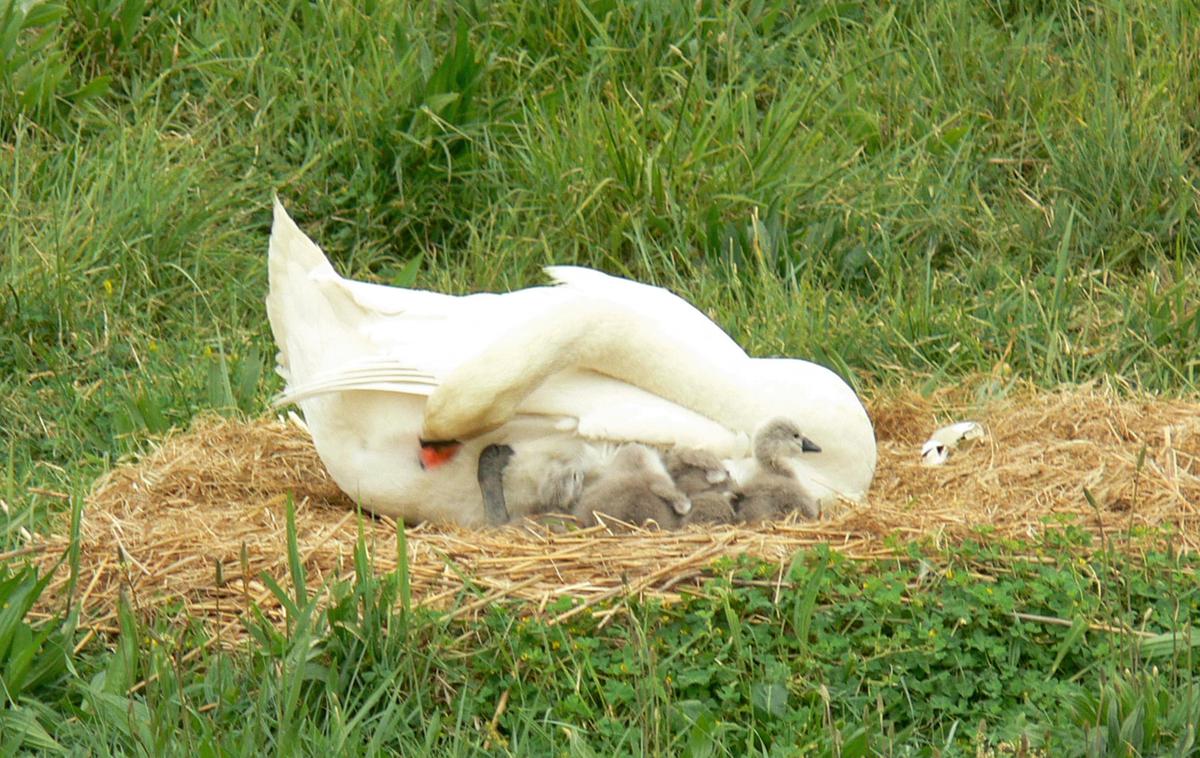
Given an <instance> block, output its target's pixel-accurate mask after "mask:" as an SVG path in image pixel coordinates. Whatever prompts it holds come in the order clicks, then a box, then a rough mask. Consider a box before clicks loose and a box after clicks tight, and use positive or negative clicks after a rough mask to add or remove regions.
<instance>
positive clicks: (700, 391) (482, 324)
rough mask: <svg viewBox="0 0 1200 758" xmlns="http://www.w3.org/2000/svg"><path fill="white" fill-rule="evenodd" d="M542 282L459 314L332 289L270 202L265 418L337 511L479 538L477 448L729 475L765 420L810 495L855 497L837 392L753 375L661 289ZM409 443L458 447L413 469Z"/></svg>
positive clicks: (843, 393)
mask: <svg viewBox="0 0 1200 758" xmlns="http://www.w3.org/2000/svg"><path fill="white" fill-rule="evenodd" d="M547 272H548V273H549V275H550V276H551V277H552V278H553V279H554V280H555V281H556V282H557V283H558V285H557V286H548V287H533V288H529V289H524V290H519V291H516V292H509V293H505V294H476V295H466V296H452V295H444V294H439V293H434V292H426V291H420V290H409V289H399V288H394V287H386V286H382V285H376V284H368V283H364V282H355V281H351V280H347V279H344V278H342V277H340V276H338V275H337V273H336V272H334V270H333V267H332V266H331V265H330V264H329V261H328V260H326V258H325V256H324V255H323V254H322V253H321V251H320V249H319V248H318V247H317V246H316V245H315V244H314V243H313V242H312V241H311V240H310V239H309V238H308V237H306V236H305V235H304V233H303V232H301V231H300V229H299V227H297V226H296V224H295V223H294V222H293V221H292V219H291V218H290V217H289V216H288V215H287V213H286V211H284V209H283V207H282V206H281V205H280V204H279V202H278V200H276V202H275V218H274V224H273V226H272V228H271V242H270V254H269V275H270V291H269V293H268V295H267V313H268V316H269V318H270V322H271V329H272V331H273V332H274V335H275V340H276V343H277V344H278V346H279V355H278V371H279V373H280V374H281V375H282V376H283V378H284V379H285V380H286V382H287V386H286V388H285V390H284V392H283V394H282V395H281V396H280V397H279V398H277V404H284V403H292V402H294V403H296V404H298V405H299V406H300V408H301V410H302V411H303V413H304V418H305V421H306V423H307V425H308V427H309V429H310V431H311V433H312V436H313V442H314V444H315V446H316V449H317V452H318V454H319V455H320V457H321V459H322V461H323V462H324V463H325V466H326V468H327V469H328V471H329V473H330V475H331V476H332V477H333V479H334V481H336V482H337V484H338V486H339V487H341V488H342V489H343V490H344V491H345V492H346V493H347V494H348V495H350V496H351V497H353V498H355V499H356V500H357V501H358V502H360V503H361V504H362V506H363V507H364V508H368V509H370V510H372V511H375V512H378V513H381V514H387V515H391V516H395V517H399V518H404V519H406V520H409V521H418V520H435V521H451V522H457V523H459V524H463V525H474V524H481V523H484V522H485V516H484V508H483V503H482V497H481V495H480V490H479V484H478V482H477V480H476V463H477V461H478V458H479V454H480V452H481V451H482V450H483V449H484V448H485V447H487V446H488V445H490V444H492V443H503V444H507V445H509V446H511V447H512V448H513V449H514V450H515V454H514V457H513V461H512V464H513V465H514V466H518V467H520V466H525V467H526V469H527V470H528V469H530V468H531V467H532V468H533V470H535V471H536V467H537V465H538V461H539V460H541V459H543V458H544V457H545V456H551V457H553V456H558V457H559V458H561V457H562V455H563V453H562V451H563V450H568V451H570V450H575V449H578V450H580V451H581V452H580V453H579V454H580V455H581V456H583V455H586V454H587V452H586V451H587V447H588V445H589V444H590V443H592V442H616V443H621V442H640V443H644V444H650V445H657V446H660V447H667V448H669V447H673V446H676V445H679V446H686V447H693V448H701V449H705V450H709V451H711V452H713V453H714V454H716V455H719V456H722V457H725V458H733V459H738V458H742V457H744V456H747V455H749V453H750V450H749V446H750V442H749V440H750V435H751V434H752V433H753V432H754V430H755V429H756V428H757V427H758V426H759V424H760V423H762V422H763V421H764V420H766V419H769V418H772V417H777V416H783V417H787V418H791V419H795V420H796V422H797V423H798V425H800V426H801V428H803V429H804V430H805V431H806V433H807V434H808V436H809V437H811V439H812V440H814V441H815V442H816V443H817V445H818V446H819V447H820V452H819V453H810V454H808V455H806V456H804V458H803V459H800V460H795V461H792V462H791V463H792V467H793V469H794V470H795V473H796V476H797V478H798V479H799V480H800V481H802V482H803V483H804V485H805V487H806V488H808V489H809V491H810V492H812V493H813V494H814V495H815V496H817V497H819V498H828V497H832V496H834V495H841V496H843V497H847V498H850V499H855V500H858V499H861V498H862V497H863V496H864V495H865V493H866V490H867V487H868V486H869V485H870V482H871V478H872V476H873V474H874V470H875V455H876V454H875V437H874V433H873V431H872V428H871V423H870V420H869V419H868V418H867V414H866V411H865V410H864V409H863V406H862V404H861V403H860V402H859V400H858V398H857V397H856V396H855V394H854V392H853V390H851V389H850V387H849V386H848V385H847V384H846V383H845V382H843V381H842V380H841V379H840V378H839V377H838V376H837V375H836V374H834V373H833V372H831V371H829V370H828V369H826V368H824V367H822V366H818V365H816V364H814V363H809V362H806V361H800V360H791V359H757V358H750V357H748V356H747V355H746V353H745V352H744V351H743V350H742V349H741V348H740V347H738V345H737V344H736V343H735V342H734V341H733V340H732V339H730V338H729V336H728V335H726V334H725V333H724V332H723V331H722V330H721V329H720V328H719V327H718V326H716V324H714V323H713V322H712V321H710V320H709V319H708V318H707V317H705V316H704V315H703V314H702V313H701V312H700V311H698V310H696V309H695V308H694V307H692V306H691V305H690V304H688V303H687V302H686V301H684V300H683V299H682V298H679V297H677V296H675V295H673V294H671V293H670V292H667V291H666V290H663V289H661V288H658V287H652V286H649V285H644V284H639V283H636V282H632V281H629V280H625V279H619V278H616V277H612V276H608V275H606V274H603V273H600V272H598V271H592V270H589V269H583V268H574V267H563V266H555V267H550V268H548V269H547ZM421 440H455V441H458V440H461V441H462V446H461V449H458V448H457V447H452V448H450V450H452V451H456V454H454V455H452V456H448V460H445V462H442V460H441V458H440V457H438V456H433V457H425V459H424V463H426V464H429V465H423V460H422V452H423V451H422V448H421V442H420V441H421ZM424 452H425V453H429V449H425V450H424ZM507 476H508V474H507V473H506V477H507ZM506 481H507V479H506ZM518 511H519V509H518ZM514 515H520V514H519V512H518V513H515V514H514Z"/></svg>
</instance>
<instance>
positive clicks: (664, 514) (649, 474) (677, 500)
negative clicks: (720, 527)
mask: <svg viewBox="0 0 1200 758" xmlns="http://www.w3.org/2000/svg"><path fill="white" fill-rule="evenodd" d="M691 508H692V503H691V501H690V500H689V499H688V497H687V496H686V495H684V494H683V493H682V492H680V491H679V489H678V488H677V487H676V486H675V483H674V482H673V481H671V476H670V474H668V473H667V469H666V467H665V466H664V465H663V462H662V459H661V458H659V456H658V453H656V452H654V451H653V450H651V449H650V448H648V447H646V446H645V445H639V444H627V445H622V446H621V448H620V449H619V450H617V453H616V455H615V456H614V457H613V459H612V462H611V463H610V464H609V465H608V467H607V468H605V469H604V470H603V471H602V472H601V473H600V474H599V476H597V477H596V479H595V481H594V482H592V483H589V484H587V485H586V486H585V487H584V490H583V495H582V496H581V497H580V499H579V504H578V505H577V506H576V507H575V509H574V512H573V513H574V516H575V518H576V519H577V520H578V521H579V522H580V523H581V524H582V525H584V526H594V525H596V524H597V523H599V521H598V520H597V518H596V514H597V513H599V514H604V515H608V516H612V517H613V518H615V519H619V520H620V521H624V522H626V523H629V524H638V525H640V524H643V523H645V522H646V521H649V520H654V521H655V522H657V523H658V525H659V526H661V527H663V528H666V529H674V528H677V527H678V526H679V525H680V521H681V517H682V516H685V515H687V514H688V512H690V511H691Z"/></svg>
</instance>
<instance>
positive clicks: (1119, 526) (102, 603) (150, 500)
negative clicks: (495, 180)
mask: <svg viewBox="0 0 1200 758" xmlns="http://www.w3.org/2000/svg"><path fill="white" fill-rule="evenodd" d="M871 405H872V407H871V415H872V418H873V419H874V421H875V424H876V432H877V435H878V438H879V454H880V457H879V466H878V471H877V475H876V479H875V483H874V485H873V488H872V490H871V493H870V503H869V504H868V505H862V506H849V505H847V506H844V507H842V508H839V509H837V512H836V513H831V514H827V515H826V516H824V517H823V518H822V519H821V520H820V521H817V522H790V521H789V522H785V523H779V524H768V525H762V526H759V527H754V528H746V527H731V526H722V527H712V528H707V529H702V528H698V527H695V528H692V529H690V530H687V531H682V532H660V531H655V530H639V531H636V532H633V533H628V534H612V533H609V532H608V531H607V530H606V529H605V528H604V527H603V526H600V527H594V528H591V529H587V530H578V531H570V532H567V533H553V532H552V531H550V530H549V529H546V528H543V527H539V526H536V525H525V526H524V527H508V528H504V529H494V530H481V531H470V530H465V529H460V528H456V527H447V526H440V525H439V526H434V525H422V526H418V527H410V528H409V529H408V530H407V538H408V539H407V544H408V560H409V576H410V582H411V587H412V596H413V598H414V602H420V603H424V604H426V605H429V606H434V607H443V608H451V609H454V610H453V611H452V612H453V613H454V614H456V615H465V614H471V613H474V612H476V611H478V610H480V609H482V608H484V607H486V606H487V605H488V604H490V603H492V602H493V601H495V600H497V599H500V598H519V599H522V600H526V601H528V602H529V603H530V606H529V608H530V609H531V610H532V611H533V612H542V611H544V610H545V609H546V608H547V606H548V604H550V603H551V602H552V601H554V600H556V599H558V598H560V597H562V596H571V597H574V598H578V599H581V600H582V601H583V603H582V604H581V605H577V606H575V607H574V608H573V609H571V610H569V611H567V612H565V613H562V614H561V615H559V616H557V617H554V618H553V620H555V621H561V620H565V619H566V618H569V617H570V616H572V615H574V614H576V613H581V612H584V611H585V610H588V609H592V608H593V607H594V606H595V605H597V604H599V603H602V602H605V601H608V600H611V599H616V598H620V597H626V596H632V595H641V596H649V595H652V596H656V597H660V598H664V599H668V600H669V599H672V598H676V597H678V596H679V593H680V592H682V591H685V590H686V589H688V588H692V587H694V586H695V585H696V584H697V583H698V582H699V580H700V579H701V578H703V576H704V575H705V573H706V571H708V570H709V569H708V567H709V566H710V564H711V563H712V561H713V560H714V559H715V558H717V557H719V556H725V555H733V554H742V553H746V554H750V555H754V556H758V557H761V558H764V559H767V560H770V561H776V562H780V563H782V562H784V561H786V560H787V559H788V558H789V557H790V556H791V555H792V554H793V553H794V552H795V551H796V550H797V549H798V548H801V547H805V546H813V545H818V544H828V545H830V546H832V547H833V548H834V549H836V550H840V551H842V552H844V553H846V554H847V555H849V556H852V557H856V558H883V557H888V556H892V555H894V554H895V552H896V550H897V548H896V547H895V546H896V545H897V544H900V545H902V544H903V543H905V542H909V541H911V540H913V539H932V540H933V541H935V542H956V541H960V540H963V539H966V538H971V537H974V538H979V537H980V535H981V534H983V535H991V538H1013V537H1015V538H1029V537H1033V536H1036V535H1038V534H1039V533H1040V532H1042V531H1044V530H1046V529H1050V528H1055V524H1058V523H1062V521H1069V522H1070V523H1073V524H1074V525H1076V526H1078V527H1080V528H1084V529H1088V530H1091V531H1093V532H1095V533H1097V534H1098V535H1102V536H1103V537H1104V538H1105V539H1108V540H1121V539H1124V538H1126V537H1127V535H1128V534H1129V532H1130V530H1131V528H1136V527H1171V528H1172V529H1173V531H1174V534H1173V536H1171V537H1170V540H1171V544H1172V545H1173V546H1174V547H1176V548H1178V549H1182V550H1188V551H1191V550H1195V549H1197V547H1198V546H1200V515H1198V507H1197V506H1198V505H1200V469H1198V467H1197V457H1198V456H1200V404H1197V403H1194V402H1187V401H1181V400H1157V399H1151V398H1148V397H1140V398H1133V399H1129V398H1122V397H1119V396H1118V395H1116V394H1115V393H1113V392H1110V391H1107V390H1099V389H1094V388H1075V389H1071V390H1064V391H1059V392H1055V393H1040V394H1039V393H1034V392H1032V391H1029V390H1022V391H1019V392H1016V393H1014V394H1012V395H1010V397H1009V399H1007V400H1002V401H996V402H993V403H991V404H989V405H987V406H985V407H982V408H972V407H971V406H970V405H969V404H967V403H962V402H959V401H958V400H957V399H956V398H955V396H954V394H953V393H943V394H942V395H940V396H936V397H934V398H922V397H919V396H916V395H905V396H901V397H892V398H886V399H880V400H877V401H876V402H874V403H872V404H871ZM963 418H973V419H976V420H979V421H982V422H983V423H984V424H985V426H986V427H987V429H988V436H987V437H986V438H985V439H984V440H982V441H980V442H976V443H974V444H973V445H972V446H970V447H967V448H963V449H960V450H959V451H958V452H956V453H955V454H954V455H953V456H952V457H951V459H950V461H949V463H947V464H946V465H945V466H941V467H926V466H922V465H920V462H919V451H920V445H921V443H922V442H923V441H924V440H925V438H926V437H927V436H928V435H929V433H930V432H931V431H932V430H933V429H935V428H937V427H938V426H940V425H942V424H944V423H947V422H949V421H954V420H961V419H963ZM1143 451H1144V452H1143ZM1139 458H1141V464H1140V467H1139ZM1085 488H1086V489H1087V491H1088V492H1089V493H1090V494H1091V495H1092V499H1093V500H1094V501H1095V505H1096V507H1093V506H1092V505H1091V504H1090V503H1089V502H1088V500H1087V498H1086V497H1085V495H1084V490H1085ZM289 494H291V495H292V496H293V498H294V502H295V508H296V528H297V543H298V546H299V551H300V554H301V556H302V558H303V561H304V565H305V567H306V569H307V572H308V575H309V577H310V579H309V585H310V586H313V585H316V584H319V583H320V582H322V581H324V580H326V579H329V578H333V577H335V576H344V575H348V574H349V572H350V571H351V570H352V555H353V549H354V546H355V542H356V539H357V535H358V528H359V517H358V515H357V514H356V513H355V511H354V508H353V504H352V503H351V502H350V501H349V500H348V499H347V498H346V497H345V496H344V495H342V494H341V493H340V492H339V491H338V489H337V487H336V486H335V485H334V484H333V483H332V482H331V481H330V479H329V478H328V476H327V475H326V473H325V471H324V468H323V467H322V465H321V463H320V460H319V459H318V458H317V456H316V453H315V452H314V450H313V448H312V445H311V443H310V441H309V439H308V437H307V434H306V433H305V432H304V431H303V430H302V429H301V428H299V427H298V426H296V425H294V424H291V423H288V422H285V421H276V420H258V421H254V422H250V423H241V422H234V421H226V420H219V419H212V418H208V419H202V420H200V421H198V422H197V423H196V424H195V425H194V427H193V428H192V429H191V430H190V431H187V432H182V433H178V434H174V435H172V436H170V437H168V438H167V439H166V440H165V441H164V442H163V443H162V445H161V446H159V447H158V448H157V449H156V450H155V451H154V452H152V453H151V454H149V455H147V456H146V457H145V458H144V459H142V460H140V461H138V462H136V463H132V464H128V465H123V466H121V467H119V468H117V469H115V470H113V471H112V472H110V473H109V474H107V475H106V476H105V477H103V478H102V479H101V480H100V481H99V482H97V484H96V487H95V489H94V492H93V494H92V495H91V497H90V498H89V500H88V503H87V507H86V511H85V519H84V523H83V526H82V534H83V540H82V546H81V559H80V575H79V577H78V584H77V586H78V588H79V589H78V590H77V592H78V598H77V599H78V600H79V601H81V602H82V605H83V607H84V608H85V611H86V613H85V615H86V617H87V618H89V619H90V621H91V623H93V624H94V625H96V626H97V627H98V628H100V629H104V628H106V627H108V626H111V624H112V619H113V617H114V608H115V604H116V598H117V597H118V593H119V591H120V589H121V588H122V587H123V586H124V587H125V588H126V589H127V590H128V591H129V592H130V595H131V596H132V597H134V598H135V599H136V601H137V602H138V603H139V604H140V605H141V606H154V607H161V606H162V605H163V604H165V603H178V604H181V605H182V607H183V608H184V609H185V610H186V611H187V612H188V613H189V614H190V615H191V616H193V617H199V618H206V619H208V620H210V621H211V622H212V623H214V624H216V625H219V626H221V627H224V628H225V629H236V628H238V625H237V622H236V619H237V617H238V615H239V614H240V613H241V612H242V611H243V610H244V609H245V608H246V606H247V603H248V602H249V601H253V602H257V603H259V604H260V605H261V606H262V607H263V608H264V609H266V610H267V612H268V613H276V614H279V612H280V611H279V609H278V604H277V603H276V602H275V600H274V598H273V597H272V595H271V593H270V592H269V591H268V590H267V588H266V586H264V583H263V582H262V581H261V580H260V579H259V576H260V574H261V573H263V572H265V573H266V574H268V575H270V576H272V577H274V578H275V579H276V580H278V581H279V582H280V583H281V584H285V585H286V580H287V577H288V566H287V539H286V515H285V514H286V499H287V496H288V495H289ZM362 530H363V534H364V537H365V540H366V544H367V546H368V549H369V550H370V552H371V553H372V556H373V559H374V562H375V566H376V568H377V570H379V571H390V570H393V569H394V568H395V564H396V554H397V546H396V542H397V539H396V528H395V524H394V523H393V522H391V521H389V520H387V519H376V518H372V517H370V516H367V517H365V518H363V519H362ZM1134 531H1135V532H1136V531H1138V530H1137V529H1134ZM66 532H67V530H66V528H65V527H64V528H63V529H62V530H61V534H62V535H65V534H66ZM889 536H891V537H892V538H891V539H889ZM896 537H899V539H898V540H897V539H895V538H896ZM985 538H987V537H986V536H985ZM43 544H44V547H45V548H46V549H45V550H44V552H42V554H41V556H40V560H41V561H42V562H43V565H46V566H49V565H51V564H52V563H53V562H54V560H55V559H56V557H57V555H60V554H61V553H62V551H63V550H65V549H66V547H67V539H66V537H65V536H61V535H60V536H53V537H49V538H46V539H45V540H44V541H43ZM218 563H219V564H220V566H221V574H222V575H223V580H224V581H223V584H222V585H220V586H218V582H217V568H216V566H217V564H218ZM66 583H67V576H66V571H65V570H64V569H60V573H59V575H58V576H56V578H55V580H54V582H53V584H52V585H51V588H50V591H49V592H48V593H46V595H45V597H47V598H52V599H53V598H55V597H56V596H61V592H62V590H63V589H64V587H65V586H66Z"/></svg>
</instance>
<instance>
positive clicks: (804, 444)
mask: <svg viewBox="0 0 1200 758" xmlns="http://www.w3.org/2000/svg"><path fill="white" fill-rule="evenodd" d="M800 450H801V451H803V452H805V453H819V452H821V446H820V445H818V444H817V443H815V442H813V441H812V440H810V439H809V438H808V437H801V438H800Z"/></svg>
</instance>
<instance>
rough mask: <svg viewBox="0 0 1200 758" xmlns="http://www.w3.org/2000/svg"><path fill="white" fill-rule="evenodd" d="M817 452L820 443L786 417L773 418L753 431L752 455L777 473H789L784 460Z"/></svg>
mask: <svg viewBox="0 0 1200 758" xmlns="http://www.w3.org/2000/svg"><path fill="white" fill-rule="evenodd" d="M819 452H821V447H820V445H818V444H817V443H815V442H813V441H812V440H810V439H809V438H808V437H805V436H804V434H803V433H801V431H800V427H799V426H797V425H796V423H795V422H794V421H792V420H790V419H787V418H783V417H779V418H773V419H771V420H769V421H767V422H766V423H765V424H763V425H762V426H761V427H759V429H758V431H757V432H755V433H754V457H755V458H757V459H758V462H759V464H761V465H762V466H763V467H764V468H767V469H769V470H772V471H775V472H777V473H791V469H790V468H788V467H787V466H785V465H784V461H787V460H789V459H792V458H799V457H800V456H802V455H807V454H811V453H819Z"/></svg>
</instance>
